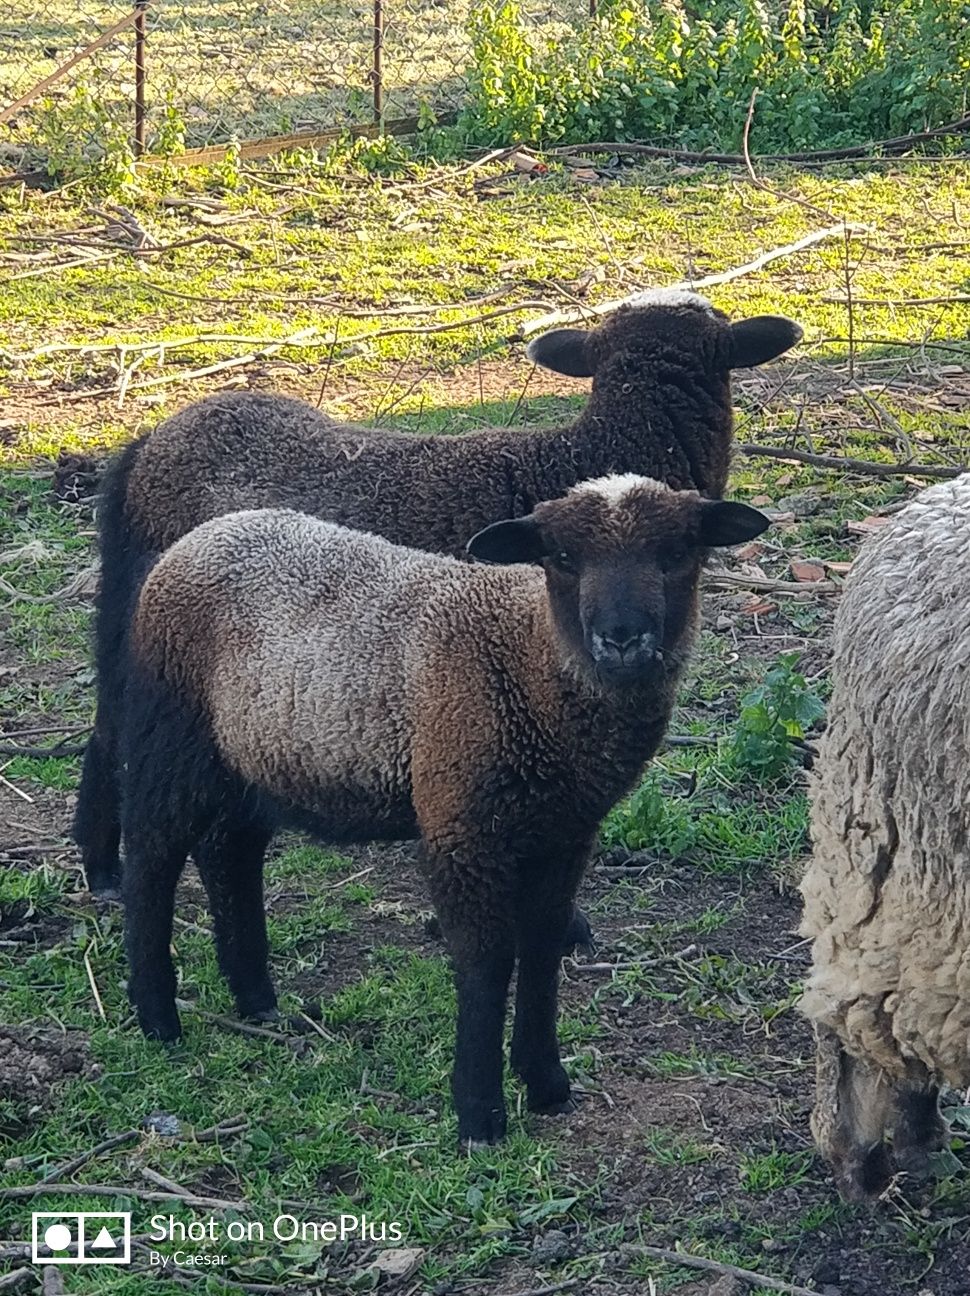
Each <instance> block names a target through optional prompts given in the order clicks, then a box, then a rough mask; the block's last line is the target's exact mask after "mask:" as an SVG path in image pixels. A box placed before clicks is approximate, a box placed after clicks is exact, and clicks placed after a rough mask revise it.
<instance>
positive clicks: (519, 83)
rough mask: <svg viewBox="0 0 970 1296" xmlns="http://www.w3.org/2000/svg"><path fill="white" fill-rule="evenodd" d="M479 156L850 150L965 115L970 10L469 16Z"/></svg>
mask: <svg viewBox="0 0 970 1296" xmlns="http://www.w3.org/2000/svg"><path fill="white" fill-rule="evenodd" d="M469 22H470V29H471V38H472V47H473V64H472V69H471V83H472V103H471V104H470V106H469V107H468V108H467V110H466V111H465V112H464V114H463V115H462V119H461V123H460V125H461V127H462V129H463V131H464V132H465V134H466V136H467V137H468V138H470V139H471V140H473V141H474V142H477V143H482V144H505V143H510V142H511V143H514V142H517V141H532V142H534V143H538V144H554V143H558V142H563V141H577V142H583V141H590V140H594V139H606V140H624V139H631V138H642V139H648V140H651V141H653V142H656V143H676V144H680V145H683V146H687V147H694V148H708V147H713V148H720V149H724V148H732V149H736V148H737V147H738V146H739V145H740V142H741V136H742V131H743V128H744V121H745V117H746V115H747V108H748V103H749V101H750V98H751V94H752V92H753V91H754V90H755V89H757V90H758V91H760V95H761V97H760V99H759V105H758V113H757V118H756V131H755V139H756V144H757V151H760V152H767V151H771V150H778V151H785V150H791V149H803V148H815V147H821V146H825V147H830V146H839V145H842V144H852V143H860V142H865V141H867V140H871V139H879V138H883V137H886V136H891V135H895V134H902V133H906V132H909V131H918V130H924V129H927V128H930V127H936V126H940V125H944V124H946V123H947V122H948V121H951V120H953V119H955V118H959V117H961V116H963V115H964V114H965V113H966V111H967V86H968V71H970V4H965V3H954V0H827V3H825V4H824V5H823V4H821V3H815V4H810V3H808V2H807V0H694V3H693V4H691V5H690V6H686V5H685V4H684V3H683V0H600V4H599V7H598V10H597V14H596V16H595V17H591V18H586V19H577V21H576V22H575V23H573V24H572V25H566V26H564V28H563V29H562V30H561V31H558V30H557V31H556V33H555V34H554V35H549V34H544V35H537V34H536V33H535V32H533V31H531V30H530V28H529V26H528V23H527V20H526V18H525V16H524V15H523V13H522V10H521V7H520V4H519V2H518V0H487V2H486V3H482V4H476V5H473V6H472V8H471V17H470V19H469Z"/></svg>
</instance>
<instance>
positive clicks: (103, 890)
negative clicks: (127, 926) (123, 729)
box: [72, 706, 121, 900]
mask: <svg viewBox="0 0 970 1296" xmlns="http://www.w3.org/2000/svg"><path fill="white" fill-rule="evenodd" d="M117 760H118V754H117V734H116V732H115V727H114V725H113V724H111V723H109V722H108V721H107V720H106V719H105V717H104V707H103V706H99V707H98V714H97V716H96V718H95V724H94V732H93V733H92V734H91V737H90V738H89V739H88V745H87V747H86V749H85V752H84V765H83V768H82V770H81V786H80V788H79V789H78V798H77V809H76V810H75V812H74V825H73V829H72V831H73V834H74V840H75V841H76V842H77V844H78V845H79V846H80V848H81V863H82V864H83V866H84V879H85V881H86V883H87V887H88V890H89V891H90V892H91V894H92V895H96V896H101V897H102V899H105V900H117V899H119V898H120V895H121V861H120V858H119V855H118V845H119V843H120V841H121V824H120V822H119V814H118V773H117Z"/></svg>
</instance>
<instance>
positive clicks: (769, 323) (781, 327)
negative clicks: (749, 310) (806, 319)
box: [731, 315, 804, 369]
mask: <svg viewBox="0 0 970 1296" xmlns="http://www.w3.org/2000/svg"><path fill="white" fill-rule="evenodd" d="M803 331H804V330H803V329H802V327H801V325H800V324H796V323H795V321H794V320H790V319H786V318H785V316H784V315H755V316H754V317H753V318H752V319H746V320H738V322H737V323H736V324H732V325H731V368H732V369H753V368H754V366H755V365H763V364H765V363H766V362H767V361H768V360H774V359H775V357H776V356H780V355H784V354H785V352H786V351H789V350H791V348H792V347H793V346H795V344H796V343H798V342H800V341H801V339H802V333H803Z"/></svg>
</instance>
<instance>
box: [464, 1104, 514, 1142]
mask: <svg viewBox="0 0 970 1296" xmlns="http://www.w3.org/2000/svg"><path fill="white" fill-rule="evenodd" d="M505 1130H506V1117H505V1107H504V1105H503V1106H500V1107H488V1108H482V1109H480V1110H476V1111H473V1112H465V1113H464V1114H462V1115H460V1116H459V1117H458V1142H459V1143H460V1145H461V1147H462V1150H463V1151H466V1152H473V1151H474V1150H475V1149H476V1148H482V1147H491V1146H492V1145H493V1144H495V1143H501V1141H502V1140H503V1139H504V1138H505Z"/></svg>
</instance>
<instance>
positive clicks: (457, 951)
mask: <svg viewBox="0 0 970 1296" xmlns="http://www.w3.org/2000/svg"><path fill="white" fill-rule="evenodd" d="M496 874H497V876H496ZM431 892H432V898H433V900H434V905H435V909H436V911H437V914H438V919H439V921H440V923H441V930H442V933H443V935H444V938H445V941H446V942H447V945H448V952H449V954H450V955H451V961H452V967H453V969H454V975H455V988H456V990H457V993H458V1025H457V1031H456V1037H455V1066H454V1071H453V1073H452V1080H451V1091H452V1096H453V1099H454V1103H455V1111H456V1112H457V1115H458V1138H459V1140H460V1142H461V1143H462V1144H463V1145H465V1146H468V1147H476V1146H480V1145H482V1144H487V1143H498V1142H500V1140H501V1139H503V1138H504V1137H505V1126H506V1116H505V1098H504V1096H503V1093H502V1078H503V1055H502V1039H503V1035H504V1030H505V1010H506V1003H507V1000H508V991H509V980H510V978H511V976H512V968H513V965H514V962H515V927H514V923H513V920H512V910H511V897H510V896H508V895H507V894H506V893H505V882H504V874H503V873H502V871H501V870H494V869H481V868H479V867H476V866H474V865H471V866H468V867H463V866H462V865H461V864H460V863H459V862H458V861H457V860H456V859H455V858H454V857H452V858H451V859H448V860H447V861H441V862H439V863H438V864H437V865H436V864H435V863H434V862H432V864H431ZM557 957H558V952H557Z"/></svg>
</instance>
